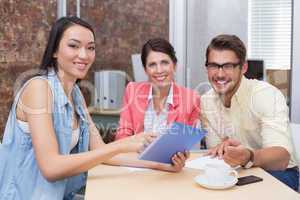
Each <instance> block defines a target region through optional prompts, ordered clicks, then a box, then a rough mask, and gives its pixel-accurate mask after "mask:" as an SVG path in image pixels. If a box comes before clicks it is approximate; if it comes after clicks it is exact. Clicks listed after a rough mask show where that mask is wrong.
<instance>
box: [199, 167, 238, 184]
mask: <svg viewBox="0 0 300 200" xmlns="http://www.w3.org/2000/svg"><path fill="white" fill-rule="evenodd" d="M237 177H238V173H237V171H235V170H234V169H232V168H231V167H230V166H229V165H225V164H222V163H208V164H206V165H205V168H204V175H203V178H204V179H205V182H206V183H207V184H209V185H224V184H226V183H227V182H228V181H230V180H232V178H237Z"/></svg>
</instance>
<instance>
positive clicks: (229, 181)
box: [194, 174, 238, 190]
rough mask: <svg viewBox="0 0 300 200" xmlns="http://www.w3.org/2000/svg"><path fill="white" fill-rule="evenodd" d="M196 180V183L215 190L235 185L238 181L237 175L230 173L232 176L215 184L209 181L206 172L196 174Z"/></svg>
mask: <svg viewBox="0 0 300 200" xmlns="http://www.w3.org/2000/svg"><path fill="white" fill-rule="evenodd" d="M194 180H195V181H196V183H198V184H199V185H201V186H202V187H205V188H208V189H214V190H221V189H227V188H231V187H233V186H235V184H236V183H237V181H238V179H237V177H235V176H232V175H230V176H228V178H227V180H226V181H225V182H221V183H218V182H215V183H214V184H212V183H209V182H208V181H207V179H206V177H205V175H204V174H199V175H198V176H196V177H195V178H194Z"/></svg>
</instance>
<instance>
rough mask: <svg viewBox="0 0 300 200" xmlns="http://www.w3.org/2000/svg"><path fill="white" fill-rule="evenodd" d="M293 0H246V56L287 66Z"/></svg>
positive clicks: (270, 65) (269, 65)
mask: <svg viewBox="0 0 300 200" xmlns="http://www.w3.org/2000/svg"><path fill="white" fill-rule="evenodd" d="M291 20H292V0H249V25H248V26H249V27H248V42H249V43H248V49H249V51H248V57H249V58H250V59H261V60H264V66H265V68H266V69H290V65H291V30H292V29H291Z"/></svg>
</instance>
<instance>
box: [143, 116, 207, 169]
mask: <svg viewBox="0 0 300 200" xmlns="http://www.w3.org/2000/svg"><path fill="white" fill-rule="evenodd" d="M206 133H207V132H206V131H205V130H203V129H198V128H194V127H192V126H188V125H185V124H182V123H178V122H173V123H172V124H171V126H170V127H169V128H168V130H167V131H166V133H164V134H162V135H160V136H159V137H157V138H156V139H155V140H154V141H153V142H152V143H151V144H150V145H149V146H148V147H147V148H146V149H145V150H144V151H143V152H142V153H141V154H140V156H139V159H141V160H149V161H156V162H161V163H168V164H171V163H172V160H171V158H172V156H173V155H174V154H175V153H177V152H184V151H189V150H190V149H191V148H192V147H193V146H194V145H195V144H196V143H197V142H200V140H201V139H202V138H203V137H204V136H205V135H206Z"/></svg>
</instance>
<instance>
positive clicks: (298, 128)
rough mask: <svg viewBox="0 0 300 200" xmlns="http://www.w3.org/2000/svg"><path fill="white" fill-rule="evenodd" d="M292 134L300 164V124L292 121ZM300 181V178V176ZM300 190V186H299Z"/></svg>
mask: <svg viewBox="0 0 300 200" xmlns="http://www.w3.org/2000/svg"><path fill="white" fill-rule="evenodd" d="M290 126H291V134H292V139H293V143H294V149H295V156H296V159H297V164H298V166H300V124H295V123H291V124H290ZM299 181H300V178H299ZM298 191H299V192H300V187H299V188H298Z"/></svg>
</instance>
